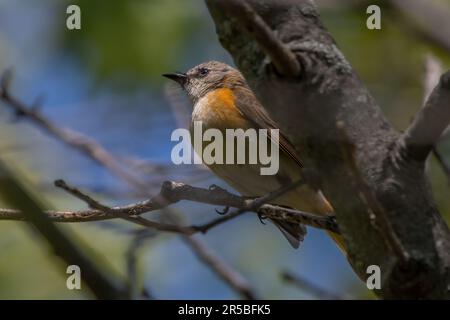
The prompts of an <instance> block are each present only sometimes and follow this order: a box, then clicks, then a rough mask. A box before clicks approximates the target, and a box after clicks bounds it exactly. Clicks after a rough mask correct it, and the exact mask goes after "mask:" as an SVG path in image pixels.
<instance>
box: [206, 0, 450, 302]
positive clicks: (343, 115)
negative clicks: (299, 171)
mask: <svg viewBox="0 0 450 320" xmlns="http://www.w3.org/2000/svg"><path fill="white" fill-rule="evenodd" d="M206 2H207V4H208V7H209V10H210V12H211V15H212V17H213V19H214V21H215V24H216V27H217V33H218V35H219V39H220V41H221V43H222V45H223V46H224V47H225V48H226V49H227V50H228V51H229V52H230V53H231V55H232V56H233V58H234V61H235V63H236V65H237V66H238V68H239V69H240V70H241V71H242V73H243V74H244V76H245V77H246V79H247V80H248V82H249V84H250V86H251V87H252V88H253V89H254V91H255V93H256V95H257V96H258V98H259V99H260V101H261V102H262V104H263V105H264V106H265V108H266V109H267V110H268V111H269V113H270V114H271V115H272V117H273V118H274V119H275V120H276V121H277V122H278V123H279V125H280V127H281V129H282V130H284V131H285V132H286V133H287V135H288V137H289V138H290V140H291V141H292V142H293V143H294V145H295V147H296V149H297V151H298V152H299V154H300V155H301V156H302V159H303V160H304V162H305V167H306V168H308V169H309V170H310V171H312V172H313V176H314V177H316V178H317V179H315V180H316V183H317V185H318V187H320V189H322V190H323V192H324V193H325V195H326V197H327V198H328V199H329V200H330V201H331V202H332V204H333V206H334V208H335V210H336V215H337V218H338V222H339V226H340V230H341V232H342V234H343V235H344V238H345V240H346V244H347V247H348V253H349V260H350V261H351V264H352V266H353V268H354V270H355V272H356V273H357V274H359V275H360V277H361V278H362V279H365V278H367V273H366V269H367V267H368V266H369V265H378V266H380V268H381V276H382V286H381V289H380V290H377V294H378V295H379V296H381V297H383V298H448V297H449V289H450V233H449V229H448V227H447V225H446V224H445V222H444V221H443V219H442V217H441V216H440V214H439V212H438V210H437V208H436V205H435V204H434V201H433V199H432V195H431V192H430V187H429V183H428V181H427V178H426V176H425V173H424V164H425V160H426V157H427V155H428V153H429V151H430V150H431V149H430V148H432V146H433V144H434V143H435V141H436V140H435V139H437V138H439V134H440V132H442V131H441V130H444V128H445V126H446V125H447V124H448V122H449V118H450V115H449V113H450V94H449V91H450V90H449V88H450V84H449V83H450V81H449V78H450V77H449V74H448V73H447V74H446V75H444V76H443V77H442V78H441V82H440V84H439V85H438V87H437V88H436V89H435V90H434V92H433V94H432V96H431V98H430V99H429V101H428V104H427V106H426V107H425V108H424V113H423V114H421V115H419V116H418V117H417V119H416V121H415V123H413V124H412V126H411V128H409V129H408V131H407V133H406V134H405V135H401V134H399V133H398V132H397V131H396V130H395V129H394V128H393V127H392V126H391V124H390V123H389V122H388V121H387V120H386V118H385V117H384V115H383V114H382V112H381V110H380V108H379V106H378V105H377V103H376V102H375V101H374V99H373V97H372V96H371V95H370V93H369V92H368V91H367V89H366V87H365V86H364V84H363V83H362V82H361V80H360V79H359V78H358V76H357V75H356V74H355V72H354V71H353V70H352V68H351V67H350V65H349V64H348V62H347V61H346V60H345V58H344V57H343V55H342V54H341V52H340V51H339V49H338V48H337V47H336V45H335V43H334V40H333V39H332V37H331V35H330V34H329V33H328V32H327V31H326V30H325V29H324V27H323V26H322V24H321V22H320V20H319V16H318V14H317V9H316V8H315V6H314V4H313V3H312V2H311V1H309V0H295V1H294V0H251V1H246V2H243V1H234V0H233V1H232V0H228V1H224V0H207V1H206ZM261 18H262V20H261ZM258 19H259V20H258ZM261 21H262V22H263V23H266V24H267V26H268V27H269V31H271V30H273V32H272V33H273V35H276V37H277V39H279V40H281V42H280V43H282V44H283V43H284V45H283V46H284V48H287V49H289V52H293V53H295V57H296V58H297V61H298V62H299V65H297V66H295V63H293V64H292V66H286V63H285V62H283V60H282V59H278V61H274V59H275V60H276V59H277V56H278V57H279V56H283V50H281V53H278V54H275V55H274V54H273V53H274V52H275V50H272V49H271V48H273V46H274V44H273V41H272V42H271V41H265V40H264V39H266V40H267V35H264V32H263V31H264V29H263V28H260V27H261V26H260V22H261ZM361 27H364V26H361ZM270 29H271V30H270ZM261 30H263V31H261ZM265 31H267V30H265ZM278 49H279V48H278ZM263 50H264V51H263ZM277 52H280V50H278V51H277ZM405 54H407V53H405ZM286 57H287V58H286V59H285V60H289V56H288V55H286ZM294 62H295V61H294ZM281 65H283V66H286V68H285V69H283V68H282V67H280V66H281ZM298 67H299V68H298ZM296 68H297V69H296ZM286 70H288V71H286ZM289 70H293V71H292V72H289ZM385 72H389V70H386V71H385ZM292 73H294V74H292ZM424 115H425V116H424ZM430 115H431V116H430ZM433 118H435V119H433ZM434 120H438V122H439V123H438V124H435V123H434V122H433V121H434ZM442 126H444V128H441V127H442ZM436 136H437V138H436ZM318 254H320V253H318Z"/></svg>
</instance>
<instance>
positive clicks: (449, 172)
mask: <svg viewBox="0 0 450 320" xmlns="http://www.w3.org/2000/svg"><path fill="white" fill-rule="evenodd" d="M442 73H443V68H442V64H441V62H440V61H439V60H438V59H437V58H436V57H435V56H433V55H432V54H428V55H426V57H425V75H424V79H423V86H424V96H423V105H424V106H425V103H426V101H427V99H428V98H429V97H430V94H431V92H432V91H433V89H434V88H435V87H436V86H437V85H438V84H439V78H440V76H441V74H442ZM448 131H449V127H448V126H447V128H446V129H445V130H444V132H443V133H442V135H441V140H442V139H443V137H445V135H446V132H448ZM433 155H434V156H435V158H436V160H437V161H438V162H439V164H440V165H441V167H442V170H443V171H444V173H445V175H446V177H447V180H448V183H449V184H450V164H449V163H448V162H447V161H446V159H445V158H444V156H443V155H442V154H441V153H440V151H439V149H438V144H437V143H436V144H435V146H434V147H433Z"/></svg>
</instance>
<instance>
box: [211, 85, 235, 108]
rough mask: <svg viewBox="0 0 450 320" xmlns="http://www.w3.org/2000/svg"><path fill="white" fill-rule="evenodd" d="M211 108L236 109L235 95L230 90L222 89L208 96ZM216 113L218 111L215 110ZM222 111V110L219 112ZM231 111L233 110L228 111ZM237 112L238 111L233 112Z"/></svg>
mask: <svg viewBox="0 0 450 320" xmlns="http://www.w3.org/2000/svg"><path fill="white" fill-rule="evenodd" d="M208 100H209V103H210V107H211V108H214V109H224V108H225V109H236V106H235V104H234V94H233V91H232V90H231V89H229V88H220V89H215V90H214V91H211V92H210V93H209V94H208ZM214 111H216V110H214ZM217 111H220V110H217ZM228 111H231V110H228ZM232 111H237V110H232Z"/></svg>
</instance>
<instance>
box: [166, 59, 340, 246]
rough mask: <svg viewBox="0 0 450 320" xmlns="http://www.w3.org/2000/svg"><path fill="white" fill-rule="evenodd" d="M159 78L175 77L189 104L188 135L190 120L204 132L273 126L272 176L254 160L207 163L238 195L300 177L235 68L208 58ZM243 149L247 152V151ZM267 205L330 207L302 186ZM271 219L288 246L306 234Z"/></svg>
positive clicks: (323, 211) (294, 158)
mask: <svg viewBox="0 0 450 320" xmlns="http://www.w3.org/2000/svg"><path fill="white" fill-rule="evenodd" d="M163 76H165V77H167V78H169V79H171V80H174V81H176V82H177V83H178V84H179V85H180V86H181V88H182V89H183V90H184V91H185V92H186V93H187V96H188V97H189V100H190V101H191V102H192V105H193V110H192V116H191V126H190V132H191V135H192V134H193V126H194V123H195V122H201V124H202V126H203V129H205V130H206V129H218V130H220V132H222V133H225V131H226V130H227V129H243V130H247V129H250V128H252V129H256V130H258V129H268V130H269V129H278V130H279V142H278V144H279V152H280V154H279V170H278V172H277V173H276V174H275V175H261V173H260V168H261V164H258V163H257V164H215V163H214V164H209V165H208V167H209V168H210V169H211V170H212V171H213V173H214V174H215V175H217V176H218V177H219V178H220V179H222V180H223V181H225V182H226V183H227V184H228V185H230V186H231V187H232V188H234V189H235V190H237V191H238V192H239V193H240V194H241V195H242V196H246V197H260V196H264V195H266V194H268V193H270V192H273V191H274V190H277V189H279V188H281V187H282V186H284V185H286V184H288V183H293V182H295V181H298V180H300V179H301V178H302V171H303V164H302V161H301V160H300V156H299V155H298V153H297V151H296V150H295V148H294V146H293V145H292V143H291V142H290V141H289V140H288V138H287V137H286V135H285V134H284V133H283V132H282V131H281V130H280V128H279V126H278V125H277V123H276V122H275V121H274V120H272V118H271V117H270V116H269V114H268V112H267V111H266V110H265V108H264V107H263V106H262V104H261V103H260V102H259V101H258V99H257V97H256V96H255V94H254V93H253V91H252V90H251V88H250V87H249V85H248V84H247V82H246V80H245V78H244V76H243V75H242V74H241V72H239V70H237V69H235V68H233V67H231V66H229V65H227V64H225V63H222V62H218V61H208V62H204V63H201V64H199V65H197V66H195V67H193V68H191V69H189V70H188V71H187V72H174V73H166V74H163ZM267 139H270V137H268V138H267ZM204 143H205V142H204ZM246 152H247V155H248V150H246ZM200 156H201V155H200ZM271 203H272V204H276V205H279V206H285V207H289V208H293V209H296V210H301V211H306V212H311V213H315V214H319V215H333V214H334V209H333V207H332V206H331V204H330V203H329V202H328V200H327V199H326V198H325V196H324V195H323V193H322V192H321V191H320V190H316V188H313V187H311V186H309V185H307V184H306V185H305V184H302V185H299V186H298V187H297V188H295V189H293V190H291V191H289V192H286V193H284V194H283V195H281V196H280V197H279V198H277V199H274V200H273V201H271ZM272 222H273V223H274V224H275V225H276V226H277V227H278V228H279V229H280V230H281V232H282V233H283V235H284V236H285V237H286V238H287V240H288V241H289V243H290V244H291V246H292V247H294V248H298V247H299V245H300V243H301V242H302V241H303V238H304V236H305V234H306V229H305V227H304V226H303V225H301V224H295V223H290V222H285V221H281V220H279V219H277V220H275V219H273V220H272ZM328 233H329V234H330V236H331V237H332V239H333V240H334V241H335V242H336V243H337V245H338V247H339V248H340V249H341V250H342V251H344V252H345V246H344V242H343V240H342V238H341V237H340V236H339V235H338V234H336V233H333V232H331V231H330V232H328Z"/></svg>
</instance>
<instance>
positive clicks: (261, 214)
mask: <svg viewBox="0 0 450 320" xmlns="http://www.w3.org/2000/svg"><path fill="white" fill-rule="evenodd" d="M257 215H258V218H259V221H260V222H261V223H262V224H266V223H265V222H264V220H266V219H267V217H266V216H265V215H264V214H263V213H260V212H258V213H257Z"/></svg>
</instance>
